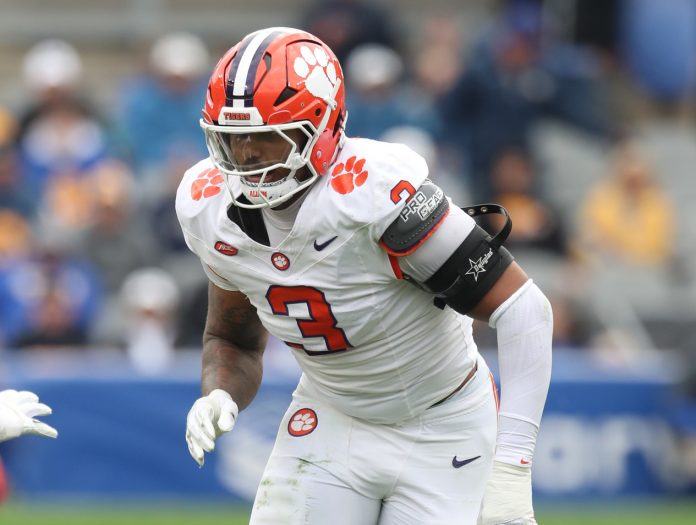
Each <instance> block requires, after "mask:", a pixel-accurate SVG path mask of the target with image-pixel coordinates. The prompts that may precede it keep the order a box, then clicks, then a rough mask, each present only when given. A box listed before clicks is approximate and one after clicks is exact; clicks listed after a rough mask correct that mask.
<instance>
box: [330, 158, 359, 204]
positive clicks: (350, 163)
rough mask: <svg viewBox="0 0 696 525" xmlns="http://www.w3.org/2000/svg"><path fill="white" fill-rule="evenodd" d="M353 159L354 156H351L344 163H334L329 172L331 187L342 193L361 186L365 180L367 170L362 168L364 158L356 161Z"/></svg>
mask: <svg viewBox="0 0 696 525" xmlns="http://www.w3.org/2000/svg"><path fill="white" fill-rule="evenodd" d="M355 159H356V157H355V156H352V157H350V158H349V159H348V160H347V161H346V163H345V164H343V162H340V163H338V164H336V166H335V167H334V169H333V171H332V172H331V187H332V188H333V189H334V190H336V191H337V192H338V193H340V194H342V195H345V194H347V193H350V192H351V191H353V190H354V189H355V188H356V187H358V186H362V185H363V184H365V181H366V180H367V170H363V168H364V167H365V159H360V160H358V161H356V160H355Z"/></svg>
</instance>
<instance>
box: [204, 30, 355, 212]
mask: <svg viewBox="0 0 696 525" xmlns="http://www.w3.org/2000/svg"><path fill="white" fill-rule="evenodd" d="M345 119H346V109H345V89H344V86H343V72H342V71H341V66H340V64H339V62H338V59H337V58H336V56H335V55H334V53H333V51H331V49H329V47H328V46H327V45H326V44H324V43H323V42H322V41H321V40H319V39H318V38H317V37H315V36H313V35H311V34H310V33H307V32H305V31H300V30H298V29H292V28H287V27H272V28H269V29H262V30H260V31H256V32H254V33H251V34H249V35H247V36H246V37H244V38H243V39H242V41H241V42H239V43H238V44H237V45H235V46H234V47H233V48H232V49H230V50H229V51H228V52H227V53H226V54H225V55H224V56H223V57H222V58H221V59H220V61H219V62H218V64H217V66H216V67H215V70H214V71H213V75H212V77H211V78H210V83H209V84H208V93H207V96H206V101H205V107H204V108H203V118H202V119H201V127H202V128H203V130H204V132H205V138H206V144H207V145H208V151H209V152H210V156H211V158H212V160H213V162H214V164H215V166H216V167H217V168H218V169H219V170H220V171H221V172H222V173H223V175H225V179H226V181H227V184H228V187H230V182H231V177H233V176H235V177H239V181H240V182H241V187H242V193H243V195H244V196H245V197H246V199H247V200H248V202H241V201H240V200H239V199H237V198H235V195H234V191H232V188H231V187H230V192H231V193H232V199H233V200H234V202H235V204H236V205H237V206H241V207H244V208H261V207H265V206H276V205H278V204H280V203H282V202H285V201H287V200H288V199H289V198H290V197H292V196H293V195H295V194H297V193H298V192H300V191H302V190H303V189H305V188H308V187H309V186H310V185H311V184H312V183H313V182H314V181H315V180H316V179H317V177H319V176H320V175H323V174H324V173H325V172H326V171H327V170H328V168H329V166H330V165H331V164H332V163H333V161H334V160H335V158H336V156H337V154H338V152H339V150H340V147H341V145H342V142H343V138H344V135H343V129H344V126H345ZM303 167H306V168H307V169H306V170H301V168H303ZM298 176H299V178H298ZM305 177H306V178H305Z"/></svg>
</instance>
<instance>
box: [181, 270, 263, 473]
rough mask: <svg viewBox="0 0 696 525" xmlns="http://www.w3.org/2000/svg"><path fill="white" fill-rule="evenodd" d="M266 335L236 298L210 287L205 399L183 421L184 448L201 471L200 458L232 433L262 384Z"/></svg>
mask: <svg viewBox="0 0 696 525" xmlns="http://www.w3.org/2000/svg"><path fill="white" fill-rule="evenodd" d="M266 340H267V333H266V331H265V329H264V328H263V326H262V325H261V321H260V320H259V318H258V316H257V314H256V309H255V308H254V307H253V306H252V305H251V303H250V302H249V300H248V299H247V297H246V296H245V295H244V294H242V293H240V292H230V291H226V290H223V289H221V288H219V287H217V286H215V285H214V284H212V283H211V284H210V285H209V287H208V317H207V320H206V326H205V332H204V335H203V374H202V380H201V390H202V393H203V397H201V398H199V399H198V400H197V401H196V402H195V403H194V404H193V406H192V407H191V410H190V411H189V413H188V416H187V418H186V442H187V443H188V448H189V452H190V453H191V456H192V457H193V459H194V460H195V461H196V462H197V463H198V464H199V465H200V466H201V467H202V466H203V462H204V452H212V451H213V449H214V448H215V439H217V437H218V436H220V435H221V434H223V433H225V432H229V431H230V430H232V428H233V427H234V423H235V420H236V418H237V415H238V413H239V409H240V408H242V409H244V408H246V407H247V406H248V405H249V403H251V400H252V399H253V398H254V396H255V395H256V392H257V391H258V389H259V385H260V384H261V376H262V370H263V362H262V357H263V351H264V348H265V346H266Z"/></svg>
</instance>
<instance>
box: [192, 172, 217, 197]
mask: <svg viewBox="0 0 696 525" xmlns="http://www.w3.org/2000/svg"><path fill="white" fill-rule="evenodd" d="M223 182H224V179H223V177H222V175H220V172H219V171H218V170H217V168H208V169H207V170H205V171H203V172H202V173H201V174H200V175H198V177H196V180H194V181H193V184H191V198H192V199H193V200H194V201H199V200H201V199H207V198H208V197H214V196H215V195H217V194H218V193H220V192H221V191H222V188H221V187H220V186H221V185H222V183H223Z"/></svg>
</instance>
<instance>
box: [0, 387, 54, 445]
mask: <svg viewBox="0 0 696 525" xmlns="http://www.w3.org/2000/svg"><path fill="white" fill-rule="evenodd" d="M49 414H51V408H50V407H48V406H47V405H44V404H43V403H39V397H38V396H37V395H36V394H34V393H33V392H28V391H26V390H23V391H21V392H18V391H16V390H3V391H2V392H0V441H7V440H8V439H12V438H15V437H18V436H21V435H22V434H36V435H39V436H46V437H50V438H55V437H57V436H58V431H57V430H56V429H55V428H53V427H51V426H49V425H47V424H46V423H43V422H41V421H39V420H37V419H36V417H37V416H47V415H49Z"/></svg>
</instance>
